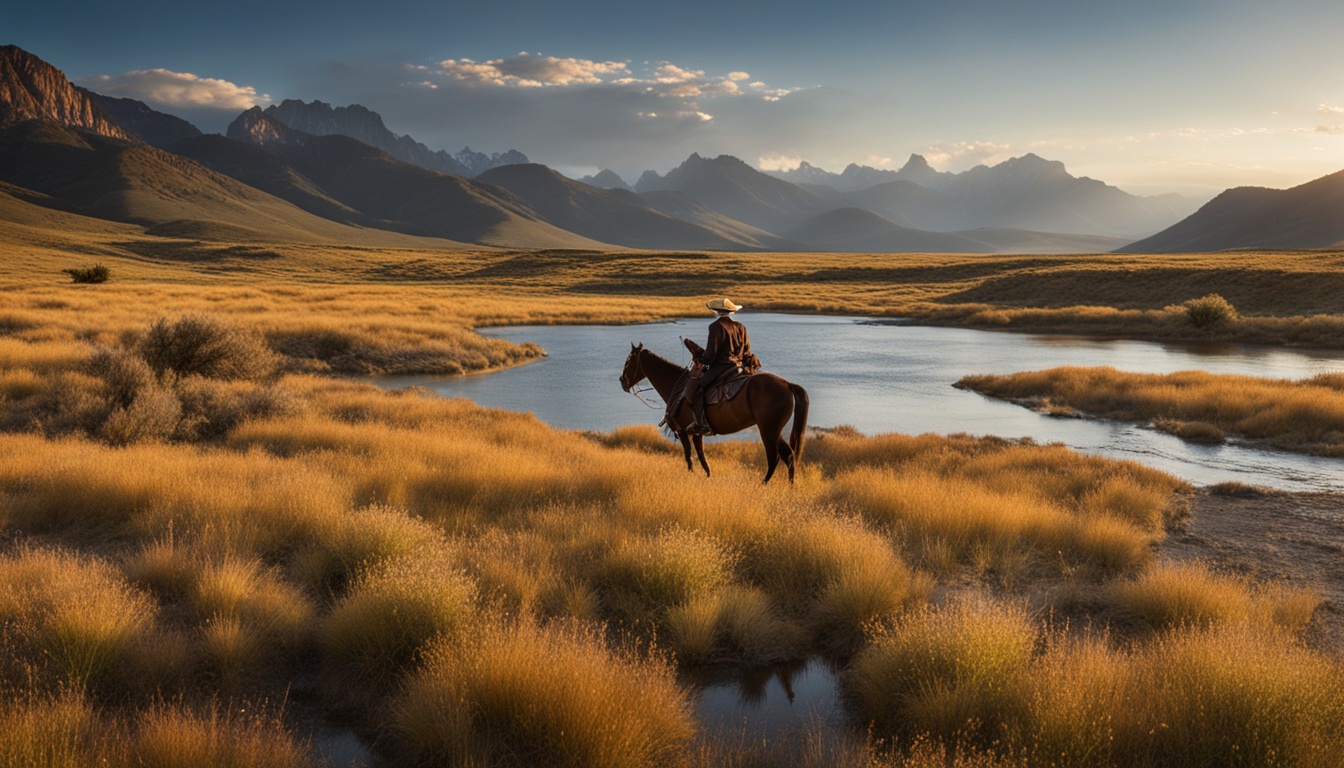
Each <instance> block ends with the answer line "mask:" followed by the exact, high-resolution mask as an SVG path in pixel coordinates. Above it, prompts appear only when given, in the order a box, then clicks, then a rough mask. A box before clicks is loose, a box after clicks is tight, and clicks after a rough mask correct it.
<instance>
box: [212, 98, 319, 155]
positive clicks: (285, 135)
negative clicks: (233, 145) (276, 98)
mask: <svg viewBox="0 0 1344 768" xmlns="http://www.w3.org/2000/svg"><path fill="white" fill-rule="evenodd" d="M224 135H225V136H227V137H229V138H230V139H233V140H234V141H241V142H242V143H244V144H255V145H256V146H259V147H272V146H285V147H287V146H301V145H302V144H303V143H304V142H305V141H306V140H307V138H308V136H309V134H308V133H306V132H304V131H299V130H295V129H294V128H291V127H289V126H288V125H286V124H284V123H282V122H280V121H279V120H276V119H275V118H273V117H271V116H270V115H268V114H266V113H265V112H263V111H262V109H261V107H253V108H251V109H249V110H247V111H246V112H244V113H243V114H241V115H239V116H238V117H236V118H234V120H233V122H232V123H229V127H228V130H226V131H225V133H224Z"/></svg>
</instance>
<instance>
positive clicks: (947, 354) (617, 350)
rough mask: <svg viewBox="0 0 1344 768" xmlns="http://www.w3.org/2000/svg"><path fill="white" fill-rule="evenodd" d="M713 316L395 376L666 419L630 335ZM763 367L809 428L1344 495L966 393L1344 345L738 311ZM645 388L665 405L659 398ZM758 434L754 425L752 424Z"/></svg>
mask: <svg viewBox="0 0 1344 768" xmlns="http://www.w3.org/2000/svg"><path fill="white" fill-rule="evenodd" d="M712 319H713V318H712V317H705V318H695V319H689V320H682V321H675V322H665V323H649V324H641V325H625V326H616V325H601V326H595V325H583V326H572V325H571V326H514V327H500V328H487V329H482V330H481V333H482V334H484V335H486V336H493V337H497V338H501V339H507V340H509V341H513V342H524V341H533V342H536V343H538V344H540V345H541V346H542V347H543V348H545V349H546V350H547V352H548V353H549V356H548V357H546V358H543V359H541V360H538V361H536V362H534V363H531V364H528V365H525V366H522V367H519V368H512V369H508V370H504V371H499V372H497V373H489V374H481V375H476V376H465V377H456V378H445V377H428V376H384V377H378V378H377V379H376V381H377V383H379V384H380V385H381V386H386V387H403V386H408V385H421V386H425V387H428V388H430V389H432V390H434V391H436V392H439V393H441V394H443V395H445V396H450V397H467V398H470V399H472V400H474V401H476V402H478V403H480V404H482V405H485V406H489V407H493V408H504V409H508V410H514V411H531V412H533V413H535V414H536V415H537V416H538V417H539V418H541V419H542V420H544V421H546V422H548V423H550V424H552V425H554V426H557V427H561V428H566V429H589V430H604V431H605V430H611V429H614V428H616V427H619V426H624V425H630V424H656V423H657V422H658V421H659V419H660V418H662V414H661V412H660V411H659V410H654V409H650V408H648V407H647V406H645V405H644V404H643V403H641V402H640V401H639V400H638V399H636V398H634V397H632V396H630V395H627V394H625V393H624V392H622V391H621V387H620V384H619V382H618V381H617V379H618V377H619V376H620V372H621V364H622V363H623V362H624V360H625V357H626V355H627V354H628V353H629V351H630V344H631V343H634V342H643V343H644V345H645V346H646V347H648V348H650V349H651V350H653V351H654V352H657V353H659V354H661V355H663V356H664V357H666V358H668V359H671V360H674V361H677V362H679V363H685V362H687V360H688V358H689V355H688V353H686V352H685V348H684V347H682V345H681V342H680V337H681V336H688V337H690V338H692V339H695V340H696V341H697V342H698V343H701V344H703V343H704V340H705V336H706V328H707V326H708V324H709V322H710V321H711V320H712ZM738 319H740V320H741V321H742V322H743V323H745V324H746V325H747V327H748V329H749V330H750V333H751V340H752V350H753V351H755V352H756V354H757V355H758V356H760V358H761V361H762V363H763V364H764V366H765V369H766V370H768V371H771V372H773V373H777V374H779V375H781V376H783V377H785V378H787V379H789V380H791V381H794V382H797V383H799V384H801V385H802V386H804V387H805V388H806V389H807V391H808V393H809V396H810V399H811V402H812V409H811V414H810V418H809V424H810V425H812V426H822V427H833V426H838V425H841V424H848V425H851V426H854V427H857V428H858V429H859V430H860V431H861V432H863V433H865V434H878V433H882V432H904V433H909V434H919V433H923V432H934V433H939V434H951V433H956V432H966V433H970V434H975V435H999V436H1002V437H1030V438H1032V439H1034V440H1037V441H1038V442H1060V443H1063V444H1065V445H1068V446H1069V447H1071V448H1074V449H1076V450H1079V451H1084V452H1087V453H1094V454H1100V455H1103V456H1109V457H1112V458H1118V459H1133V460H1135V461H1139V462H1142V463H1144V464H1147V465H1150V466H1153V467H1156V468H1158V469H1162V470H1165V471H1167V472H1170V473H1172V474H1174V475H1177V476H1179V477H1183V478H1185V479H1187V480H1190V481H1192V482H1194V483H1196V484H1199V485H1208V484H1212V483H1217V482H1223V481H1239V482H1243V483H1252V484H1255V485H1261V486H1265V487H1268V488H1276V489H1280V490H1292V491H1308V490H1310V491H1323V490H1331V491H1344V460H1341V459H1330V458H1322V457H1314V456H1303V455H1298V454H1292V453H1287V452H1282V451H1275V450H1268V449H1261V448H1251V447H1245V446H1238V445H1213V446H1209V445H1196V444H1192V443H1186V442H1184V441H1182V440H1180V439H1178V438H1175V437H1172V436H1171V435H1167V434H1165V433H1163V432H1159V431H1157V430H1155V429H1152V428H1150V427H1144V426H1139V425H1134V424H1125V423H1119V422H1105V421H1098V420H1091V419H1061V418H1053V417H1048V416H1043V415H1040V414H1037V413H1035V412H1033V411H1030V410H1028V409H1026V408H1022V407H1020V406H1017V405H1012V404H1010V403H1006V402H1003V401H999V400H993V399H990V398H986V397H984V396H982V395H979V394H976V393H974V392H966V391H963V390H959V389H955V388H953V387H952V384H953V383H954V382H956V381H957V380H958V379H960V378H961V377H962V376H965V375H968V374H975V373H1014V372H1017V371H1029V370H1040V369H1044V368H1053V367H1056V366H1062V365H1078V366H1098V365H1109V366H1113V367H1115V368H1119V369H1121V370H1126V371H1135V372H1147V373H1171V372H1175V371H1182V370H1205V371H1209V372H1212V373H1239V374H1249V375H1252V376H1263V377H1272V378H1291V379H1300V378H1305V377H1309V376H1313V375H1315V374H1318V373H1327V372H1339V371H1344V352H1340V353H1336V352H1321V351H1308V350H1295V349H1283V348H1275V347H1262V346H1246V345H1237V344H1163V343H1155V342H1145V341H1127V340H1102V339H1095V338H1088V337H1075V336H1057V335H1052V336H1044V335H1033V334H1023V333H1005V332H994V331H975V330H969V329H964V328H940V327H928V326H919V325H912V324H907V323H901V322H899V321H879V320H871V319H866V318H858V317H833V316H817V315H784V314H764V313H761V314H754V313H746V312H744V313H739V314H738ZM648 396H650V397H652V398H653V400H655V401H657V399H658V398H657V394H656V393H653V392H649V393H648ZM751 436H752V437H753V438H754V436H755V435H754V432H752V433H751Z"/></svg>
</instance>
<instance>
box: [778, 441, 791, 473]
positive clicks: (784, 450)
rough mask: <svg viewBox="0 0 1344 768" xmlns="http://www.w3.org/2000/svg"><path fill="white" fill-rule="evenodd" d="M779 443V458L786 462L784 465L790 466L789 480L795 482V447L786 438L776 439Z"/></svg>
mask: <svg viewBox="0 0 1344 768" xmlns="http://www.w3.org/2000/svg"><path fill="white" fill-rule="evenodd" d="M776 442H777V443H778V445H779V459H780V461H783V462H784V466H786V467H788V468H789V482H790V483H792V482H793V449H792V448H790V447H789V444H788V442H787V441H785V440H778V441H776Z"/></svg>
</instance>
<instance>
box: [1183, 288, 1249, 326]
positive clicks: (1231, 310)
mask: <svg viewBox="0 0 1344 768" xmlns="http://www.w3.org/2000/svg"><path fill="white" fill-rule="evenodd" d="M1181 306H1183V307H1185V319H1186V320H1187V321H1189V323H1190V324H1191V325H1193V326H1195V327H1196V328H1198V329H1200V330H1206V329H1210V328H1216V327H1218V326H1220V325H1224V324H1226V323H1230V322H1232V321H1233V320H1236V319H1237V309H1236V307H1234V306H1232V303H1231V302H1229V301H1228V300H1227V299H1224V298H1223V297H1222V296H1220V295H1219V294H1216V293H1210V294H1209V295H1207V296H1202V297H1200V298H1198V299H1190V300H1189V301H1187V302H1185V303H1184V304H1182V305H1181Z"/></svg>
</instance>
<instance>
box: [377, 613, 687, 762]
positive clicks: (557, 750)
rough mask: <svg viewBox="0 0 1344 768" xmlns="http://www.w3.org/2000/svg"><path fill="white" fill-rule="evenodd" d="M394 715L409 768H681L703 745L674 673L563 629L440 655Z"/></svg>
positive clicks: (486, 637)
mask: <svg viewBox="0 0 1344 768" xmlns="http://www.w3.org/2000/svg"><path fill="white" fill-rule="evenodd" d="M394 706H395V712H396V714H395V716H394V720H393V725H392V737H391V740H392V742H393V744H392V749H393V750H394V751H395V752H396V753H397V755H398V758H399V761H401V762H403V763H404V764H411V765H500V764H514V765H544V766H573V767H574V768H580V767H581V766H583V767H587V766H592V768H622V767H624V766H632V767H633V766H649V767H652V766H663V765H676V764H678V763H680V762H682V761H683V759H684V758H683V753H684V749H685V747H686V744H687V742H689V741H690V738H691V737H692V736H693V735H694V733H695V726H694V724H693V722H692V719H691V714H690V708H689V704H688V702H687V701H686V698H685V695H684V694H683V693H682V691H681V690H680V689H679V687H678V686H677V685H676V682H675V680H674V678H673V676H672V671H671V669H670V668H668V667H667V666H665V665H664V664H662V663H660V662H658V661H657V660H656V659H650V658H639V657H635V656H632V655H630V654H629V653H625V654H613V653H612V652H611V651H609V650H608V649H607V647H606V646H605V643H604V642H603V641H602V639H601V636H600V635H598V634H596V633H593V632H590V631H585V630H582V629H578V628H565V627H559V626H552V627H548V628H538V627H535V626H533V625H530V624H522V625H518V626H515V627H489V628H486V629H484V631H483V632H482V633H481V635H480V636H479V637H478V638H474V639H473V640H472V641H471V642H469V643H468V644H467V645H466V647H465V648H464V647H462V646H461V645H459V644H458V643H452V642H447V643H442V644H440V645H438V646H437V647H435V648H434V649H433V650H432V651H431V652H430V653H429V656H428V660H427V662H426V664H425V666H424V668H423V669H421V670H420V671H419V672H418V673H417V674H416V676H415V677H414V678H413V679H412V680H411V681H410V682H409V683H408V685H407V687H406V690H405V692H404V693H403V694H402V695H401V696H400V697H399V698H398V700H397V702H396V703H395V705H394Z"/></svg>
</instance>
